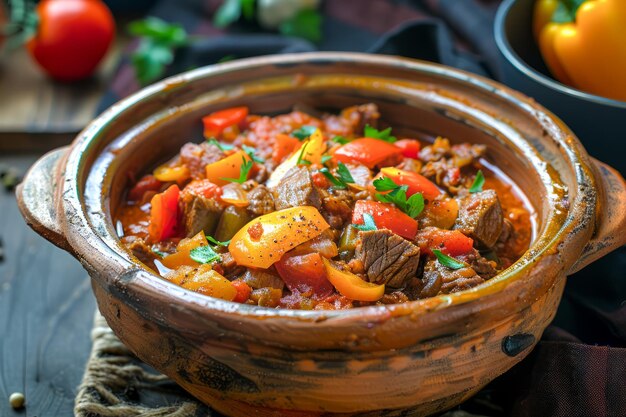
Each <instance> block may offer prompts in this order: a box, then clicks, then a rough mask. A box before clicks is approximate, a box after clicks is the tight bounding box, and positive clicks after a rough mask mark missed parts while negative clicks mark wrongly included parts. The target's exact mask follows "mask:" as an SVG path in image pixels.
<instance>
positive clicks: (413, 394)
mask: <svg viewBox="0 0 626 417" xmlns="http://www.w3.org/2000/svg"><path fill="white" fill-rule="evenodd" d="M365 102H375V103H377V104H378V105H379V108H380V111H381V113H382V114H383V117H384V118H385V120H386V121H388V122H389V123H390V124H391V125H392V126H394V129H396V128H395V127H396V126H397V127H398V128H397V133H398V134H402V132H403V131H405V132H416V131H418V132H421V133H422V134H424V135H430V136H437V135H442V136H446V137H449V138H450V139H451V140H452V141H457V142H473V143H485V144H486V145H487V146H488V149H489V150H488V155H487V157H486V158H487V162H490V163H492V164H494V165H495V166H497V167H498V168H499V169H501V170H502V171H503V172H505V173H506V174H507V175H508V176H509V177H511V178H513V180H514V181H515V182H516V183H517V185H518V186H519V187H520V188H521V189H522V190H523V191H524V193H525V194H526V196H527V198H528V199H529V201H530V203H531V204H532V206H533V207H534V219H535V222H536V230H535V237H534V240H533V243H532V246H531V248H530V249H529V250H528V251H527V252H526V253H525V254H524V256H523V257H522V258H521V259H520V260H519V261H518V262H516V263H515V264H514V265H512V266H511V267H509V268H508V269H507V270H505V271H503V272H502V273H501V274H499V275H498V276H496V277H495V278H493V279H491V280H489V281H487V282H486V283H484V284H482V285H480V286H478V287H476V288H473V289H471V290H468V291H464V292H459V293H454V294H449V295H441V296H437V297H434V298H430V299H425V300H418V301H414V302H410V303H405V304H399V305H387V306H374V307H365V308H357V309H352V310H344V311H290V310H281V309H267V308H262V307H254V306H249V305H241V304H236V303H231V302H226V301H222V300H218V299H213V298H210V297H206V296H203V295H200V294H197V293H194V292H190V291H187V290H185V289H183V288H180V287H178V286H176V285H174V284H171V283H169V282H167V281H165V280H163V279H161V278H159V277H158V276H157V275H155V274H154V273H152V272H151V271H150V270H148V269H147V268H145V267H144V265H142V264H141V263H140V262H139V261H138V260H137V259H135V258H134V257H133V256H132V255H131V254H130V253H129V252H127V251H126V250H125V249H124V247H123V246H122V245H121V243H120V242H119V239H118V238H117V235H116V233H115V226H114V224H113V221H112V213H113V212H114V211H115V209H116V208H117V207H118V205H119V203H120V201H121V199H122V198H123V196H124V189H125V187H127V186H128V185H129V184H128V178H129V177H130V176H132V175H135V176H136V175H139V174H141V173H143V172H145V171H147V170H149V169H151V168H153V167H154V166H156V164H158V163H160V162H162V161H164V160H165V159H167V158H168V157H170V156H171V155H173V154H174V153H175V152H176V151H177V150H178V149H179V148H180V146H181V145H182V144H183V143H185V142H187V141H189V140H190V139H191V138H201V131H200V123H199V120H200V117H201V116H203V115H205V114H207V113H209V112H211V111H214V110H216V109H219V108H224V107H229V106H235V105H247V106H249V107H250V111H251V112H252V113H262V114H274V113H279V112H285V111H289V110H290V108H291V107H292V106H293V105H294V104H296V103H304V104H306V105H310V106H313V107H317V108H322V109H329V110H337V109H340V108H343V107H346V106H348V105H353V104H359V103H365ZM395 131H396V130H394V132H395ZM18 199H19V204H20V208H21V210H22V213H23V214H24V217H25V218H26V220H27V222H28V223H29V224H30V225H31V226H32V227H33V228H34V229H35V230H37V231H38V232H39V233H40V234H42V235H43V236H44V237H46V238H47V239H49V240H51V241H52V242H53V243H55V244H57V245H58V246H60V247H62V248H64V249H66V250H68V251H70V252H71V253H73V254H74V255H75V256H76V258H77V259H79V260H80V261H81V262H82V264H83V265H84V267H85V268H86V269H87V271H88V272H89V275H90V276H91V278H92V285H93V290H94V293H95V295H96V298H97V300H98V306H99V308H100V310H101V312H102V314H103V315H104V316H105V317H106V319H107V321H108V323H109V325H110V326H111V328H112V329H113V330H114V331H115V333H116V334H117V335H118V336H119V337H120V339H121V340H122V341H123V342H124V343H125V344H126V345H128V346H129V348H130V349H131V350H132V351H133V352H135V353H136V354H137V356H138V357H139V358H141V359H142V360H144V361H145V362H146V363H148V364H150V365H152V366H153V367H155V368H156V369H158V370H159V371H161V372H163V373H165V374H167V375H169V376H170V377H171V378H173V379H174V380H175V381H176V382H178V383H179V384H180V385H181V386H183V387H184V388H185V389H186V390H188V391H189V392H190V393H192V394H193V395H195V396H196V397H198V398H199V399H201V400H202V401H205V402H206V403H208V404H210V405H211V406H212V407H214V408H215V409H216V410H218V411H220V412H222V413H224V414H227V415H236V416H250V415H258V416H270V415H271V416H274V415H276V416H278V415H281V416H282V415H287V416H289V415H294V416H295V415H297V416H305V415H306V416H309V415H311V416H316V415H322V414H323V415H329V414H333V415H334V414H337V415H353V414H359V415H361V413H371V415H389V416H396V415H398V416H399V415H426V414H430V413H434V412H437V411H441V410H444V409H447V408H450V407H452V406H454V405H456V404H458V403H460V402H461V401H463V400H464V399H466V398H468V397H469V396H471V395H472V394H473V393H475V392H476V391H477V390H479V389H480V388H481V387H483V386H484V385H485V384H487V383H488V382H489V381H491V380H492V379H493V378H495V377H496V376H498V375H500V374H502V373H503V372H505V371H507V370H508V369H509V368H511V367H512V366H513V365H514V364H516V363H517V362H519V361H520V360H521V359H522V358H524V357H525V356H526V355H527V354H528V353H529V352H530V351H531V349H532V347H533V346H534V345H535V343H536V342H537V340H538V339H539V337H540V336H541V334H542V332H543V330H544V329H545V327H546V326H547V325H548V324H549V323H550V321H551V320H552V318H553V316H554V314H555V311H556V308H557V305H558V303H559V300H560V297H561V294H562V291H563V287H564V285H565V277H566V276H567V275H568V274H570V273H573V272H575V271H576V270H578V269H580V268H582V267H584V266H585V265H587V264H588V263H590V262H592V261H593V260H595V259H597V258H599V257H601V256H602V255H604V254H606V253H608V252H609V251H611V250H613V249H614V248H616V247H618V246H620V245H622V244H624V243H625V242H626V233H624V227H625V225H626V207H625V206H626V204H625V202H626V186H625V184H624V180H623V179H622V178H621V177H620V175H619V174H618V173H617V172H615V171H614V170H612V169H611V168H609V167H607V166H606V165H604V164H602V163H599V162H597V161H595V160H592V159H591V158H590V157H589V156H588V155H587V153H586V152H585V150H584V149H583V147H582V146H581V145H580V143H579V142H578V140H577V139H576V138H575V137H574V136H573V134H572V133H571V131H570V130H569V129H568V128H567V127H566V126H565V125H564V124H563V123H562V122H561V121H560V120H558V119H557V118H556V117H555V116H553V115H552V114H551V113H549V112H548V111H547V110H545V109H544V108H542V107H541V106H539V105H537V104H536V103H535V102H533V101H532V100H529V99H527V98H526V97H524V96H522V95H521V94H519V93H516V92H514V91H512V90H510V89H508V88H506V87H503V86H501V85H499V84H497V83H494V82H492V81H489V80H486V79H483V78H479V77H476V76H473V75H470V74H468V73H464V72H461V71H457V70H453V69H450V68H446V67H442V66H438V65H433V64H428V63H424V62H419V61H412V60H406V59H400V58H393V57H385V56H372V55H365V54H348V53H313V54H298V55H283V56H278V57H261V58H254V59H248V60H240V61H236V62H232V63H226V64H220V65H216V66H212V67H207V68H202V69H199V70H195V71H191V72H188V73H185V74H182V75H180V76H176V77H173V78H170V79H167V80H165V81H162V82H160V83H158V84H155V85H153V86H151V87H148V88H146V89H144V90H142V91H140V92H139V93H137V94H135V95H133V96H131V97H129V98H128V99H126V100H123V101H121V102H120V103H118V104H116V105H114V106H113V107H112V108H110V109H109V110H108V111H106V112H105V113H104V114H102V115H101V116H100V117H98V118H97V119H96V120H95V121H94V122H93V123H91V124H90V125H89V126H88V127H87V128H86V129H85V130H84V131H83V132H82V133H81V134H80V135H79V136H78V137H77V139H76V140H75V141H74V143H73V144H72V146H71V147H70V148H67V149H59V150H56V151H53V152H52V153H50V154H48V155H46V156H44V157H43V158H42V159H41V160H40V161H39V162H38V163H37V164H35V165H34V166H33V167H32V168H31V171H30V172H29V174H28V175H27V177H26V179H25V181H24V183H23V184H22V185H21V186H20V188H19V190H18ZM287 410H293V411H292V412H289V411H287Z"/></svg>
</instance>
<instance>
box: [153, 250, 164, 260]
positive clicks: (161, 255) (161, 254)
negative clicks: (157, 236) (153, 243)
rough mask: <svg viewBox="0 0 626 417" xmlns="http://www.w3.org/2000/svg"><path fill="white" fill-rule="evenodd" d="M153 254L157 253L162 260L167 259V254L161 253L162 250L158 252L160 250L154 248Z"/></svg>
mask: <svg viewBox="0 0 626 417" xmlns="http://www.w3.org/2000/svg"><path fill="white" fill-rule="evenodd" d="M152 252H153V253H155V254H157V255H158V256H159V257H160V258H165V257H166V256H167V253H165V252H161V251H160V250H158V249H154V248H152Z"/></svg>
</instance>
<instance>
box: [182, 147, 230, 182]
mask: <svg viewBox="0 0 626 417" xmlns="http://www.w3.org/2000/svg"><path fill="white" fill-rule="evenodd" d="M223 157H224V152H222V151H221V150H220V148H218V147H217V146H215V145H212V144H210V143H209V142H203V143H200V144H197V143H191V142H190V143H185V144H184V145H183V147H182V148H181V149H180V161H181V162H182V163H183V164H184V165H186V166H187V168H189V171H190V173H191V177H192V178H194V179H198V178H204V173H205V170H204V167H205V166H207V165H208V164H211V163H213V162H217V161H219V160H220V159H222V158H223Z"/></svg>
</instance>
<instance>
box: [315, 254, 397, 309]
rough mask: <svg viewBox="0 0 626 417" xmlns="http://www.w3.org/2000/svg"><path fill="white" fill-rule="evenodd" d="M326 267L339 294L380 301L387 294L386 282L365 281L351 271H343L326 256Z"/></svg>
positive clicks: (353, 298)
mask: <svg viewBox="0 0 626 417" xmlns="http://www.w3.org/2000/svg"><path fill="white" fill-rule="evenodd" d="M322 262H324V266H325V267H326V278H328V280H329V281H330V283H331V284H333V286H334V287H335V289H336V290H337V291H339V294H341V295H343V296H345V297H347V298H349V299H351V300H357V301H378V300H380V299H381V298H382V296H383V295H384V294H385V284H380V285H378V284H373V283H371V282H367V281H364V280H363V279H361V277H359V276H358V275H355V274H353V273H352V272H349V271H341V270H339V269H337V268H335V267H334V266H333V264H332V263H331V262H330V261H329V260H328V259H326V258H322Z"/></svg>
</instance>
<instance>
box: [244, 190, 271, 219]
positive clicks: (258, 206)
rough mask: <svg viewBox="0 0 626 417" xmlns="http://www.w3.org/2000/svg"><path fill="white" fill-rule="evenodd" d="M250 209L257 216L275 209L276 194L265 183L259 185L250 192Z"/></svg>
mask: <svg viewBox="0 0 626 417" xmlns="http://www.w3.org/2000/svg"><path fill="white" fill-rule="evenodd" d="M248 201H250V205H249V206H248V211H249V212H250V213H252V214H254V215H256V216H261V215H263V214H267V213H271V212H273V211H274V196H273V195H272V193H271V192H270V190H269V189H268V188H267V187H266V186H265V185H257V186H256V187H254V188H253V189H252V190H250V191H249V192H248Z"/></svg>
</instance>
